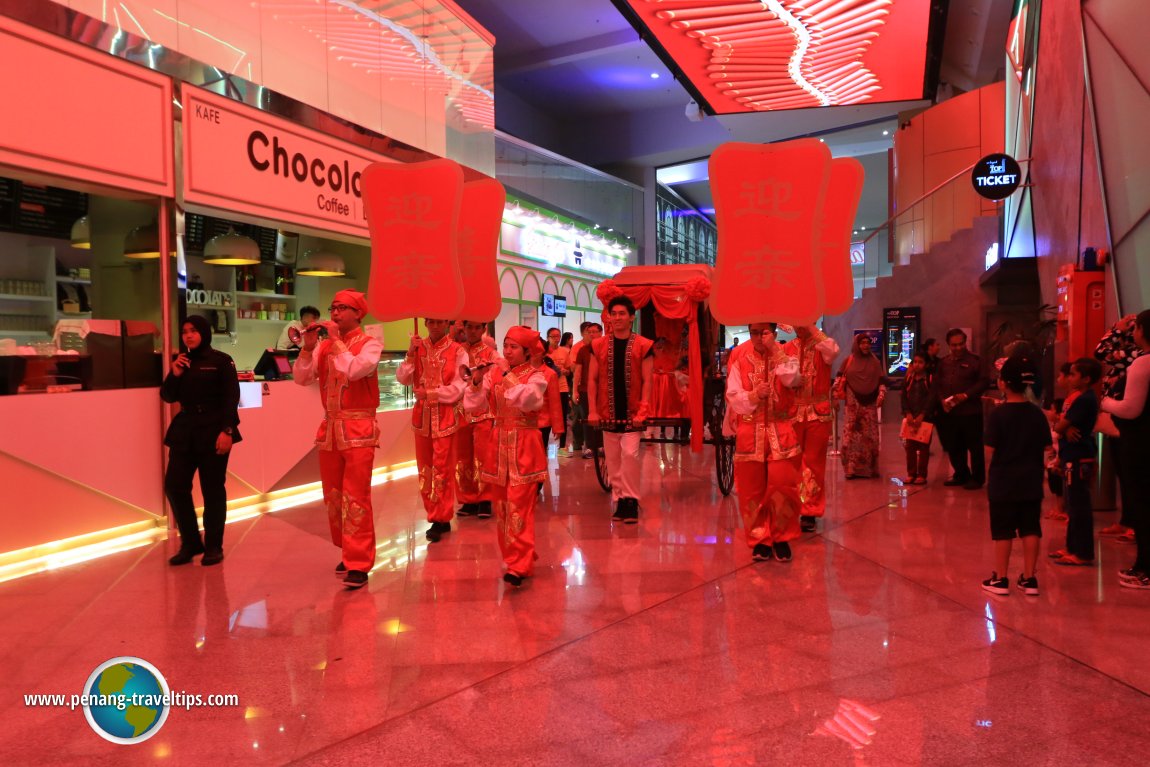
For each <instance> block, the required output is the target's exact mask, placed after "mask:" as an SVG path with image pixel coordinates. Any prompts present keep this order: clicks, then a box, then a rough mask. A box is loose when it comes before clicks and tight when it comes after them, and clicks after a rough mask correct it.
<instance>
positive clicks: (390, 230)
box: [361, 160, 463, 322]
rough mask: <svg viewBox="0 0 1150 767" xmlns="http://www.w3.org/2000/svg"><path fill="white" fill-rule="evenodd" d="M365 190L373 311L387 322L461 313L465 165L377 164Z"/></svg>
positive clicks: (369, 291)
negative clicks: (459, 250)
mask: <svg viewBox="0 0 1150 767" xmlns="http://www.w3.org/2000/svg"><path fill="white" fill-rule="evenodd" d="M361 188H362V190H363V202H364V208H365V212H366V214H367V224H368V227H369V229H370V230H371V277H370V279H369V281H368V287H367V305H368V307H369V308H370V309H371V314H372V315H373V316H374V317H375V318H376V319H378V320H380V321H382V322H390V321H393V320H399V319H403V318H406V317H431V318H434V319H446V320H449V319H454V318H456V317H458V316H459V310H460V308H461V307H462V306H463V280H462V279H461V277H460V274H459V259H458V258H457V257H456V231H457V229H458V227H459V211H460V207H461V204H462V200H463V169H462V168H460V167H459V164H458V163H456V162H454V161H452V160H427V161H425V162H415V163H408V164H399V163H373V164H371V165H369V166H367V168H366V169H364V171H363V177H362V180H361Z"/></svg>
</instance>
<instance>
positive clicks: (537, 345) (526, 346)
mask: <svg viewBox="0 0 1150 767" xmlns="http://www.w3.org/2000/svg"><path fill="white" fill-rule="evenodd" d="M506 338H507V339H508V340H510V341H514V342H515V343H517V344H519V345H520V346H522V347H523V351H525V352H527V356H531V355H532V354H538V353H540V352H542V351H543V344H542V343H541V342H540V341H539V331H538V330H533V329H532V328H529V327H526V326H524V325H515V326H514V327H511V328H508V330H507V336H506Z"/></svg>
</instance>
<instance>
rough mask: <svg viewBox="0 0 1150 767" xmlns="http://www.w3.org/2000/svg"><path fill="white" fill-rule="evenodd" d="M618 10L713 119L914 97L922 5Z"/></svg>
mask: <svg viewBox="0 0 1150 767" xmlns="http://www.w3.org/2000/svg"><path fill="white" fill-rule="evenodd" d="M617 4H618V5H626V6H627V7H629V8H630V10H631V11H632V12H633V14H634V16H637V17H638V20H639V23H641V24H642V25H644V26H646V28H647V30H648V31H649V32H650V33H652V34H653V35H654V36H655V38H656V39H657V40H658V42H659V44H660V45H661V46H662V48H663V49H664V50H665V51H666V53H667V54H668V55H669V56H670V57H671V58H672V59H673V60H674V65H675V66H676V67H677V68H678V69H679V70H680V71H681V72H682V73H683V74H684V75H685V76H686V77H687V79H689V80H690V82H691V84H692V85H693V86H694V88H695V90H697V91H698V93H699V95H701V96H702V97H703V99H704V100H705V101H706V102H707V106H709V107H710V111H712V112H714V113H716V114H734V113H739V112H762V111H770V110H777V109H803V108H806V107H818V106H839V105H844V104H862V103H874V102H882V101H912V100H917V99H921V98H922V97H923V75H924V71H923V69H924V66H925V59H926V40H927V32H928V28H929V22H930V2H929V0H617ZM641 31H642V30H641Z"/></svg>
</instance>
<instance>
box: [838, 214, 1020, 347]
mask: <svg viewBox="0 0 1150 767" xmlns="http://www.w3.org/2000/svg"><path fill="white" fill-rule="evenodd" d="M996 242H998V217H997V216H981V217H979V218H976V219H974V221H973V222H972V226H971V227H970V228H968V229H961V230H959V231H957V232H955V234H954V236H953V237H951V238H950V239H949V240H947V241H945V242H941V243H937V244H935V245H934V247H933V248H931V250H930V251H929V252H927V253H921V254H916V255H913V256H911V258H910V262H909V263H907V264H901V265H898V266H895V267H894V269H893V270H892V272H891V274H889V275H887V276H885V277H879V278H878V279H877V280H876V282H875V286H874V287H872V288H865V289H864V290H863V292H862V296H861V297H859V298H856V299H855V302H854V304H853V305H852V306H851V308H850V309H848V310H847V311H846V312H844V313H842V314H840V315H837V316H833V317H831V316H828V317H826V318H825V320H824V326H825V327H824V329H825V331H826V333H827V335H829V336H831V337H832V338H834V339H835V340H836V341H838V344H839V346H840V347H841V348H842V349H843V355H845V354H846V353H847V351H848V350H849V349H850V346H851V342H852V340H853V338H854V332H853V331H854V330H855V329H859V328H881V327H882V319H883V309H886V308H888V307H898V306H917V307H920V308H921V309H922V340H925V339H927V338H937V339H938V340H939V341H940V342H942V343H943V344H944V345H945V341H944V338H945V336H946V331H947V330H949V329H950V328H956V327H957V328H970V329H972V330H973V331H974V332H972V333H970V334H969V335H970V343H971V348H972V351H974V352H975V353H976V354H977V353H978V351H979V349H978V343H979V339H981V338H982V325H983V317H984V315H985V313H986V309H987V308H988V307H990V306H993V305H994V304H995V297H994V295H993V294H992V292H991V291H989V290H987V289H985V288H983V287H982V286H981V285H980V284H979V279H980V278H981V277H982V275H983V274H984V273H985V271H986V251H987V249H988V248H990V247H991V246H992V245H993V244H994V243H996ZM840 359H842V357H840Z"/></svg>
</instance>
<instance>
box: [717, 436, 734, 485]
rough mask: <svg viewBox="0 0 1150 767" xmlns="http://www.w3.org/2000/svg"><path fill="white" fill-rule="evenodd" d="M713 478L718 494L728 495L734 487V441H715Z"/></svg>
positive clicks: (725, 439)
mask: <svg viewBox="0 0 1150 767" xmlns="http://www.w3.org/2000/svg"><path fill="white" fill-rule="evenodd" d="M715 477H716V479H718V481H719V492H721V493H722V494H723V495H730V494H731V489H732V488H733V487H734V486H735V440H734V439H731V438H728V437H720V438H719V439H717V440H715Z"/></svg>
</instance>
